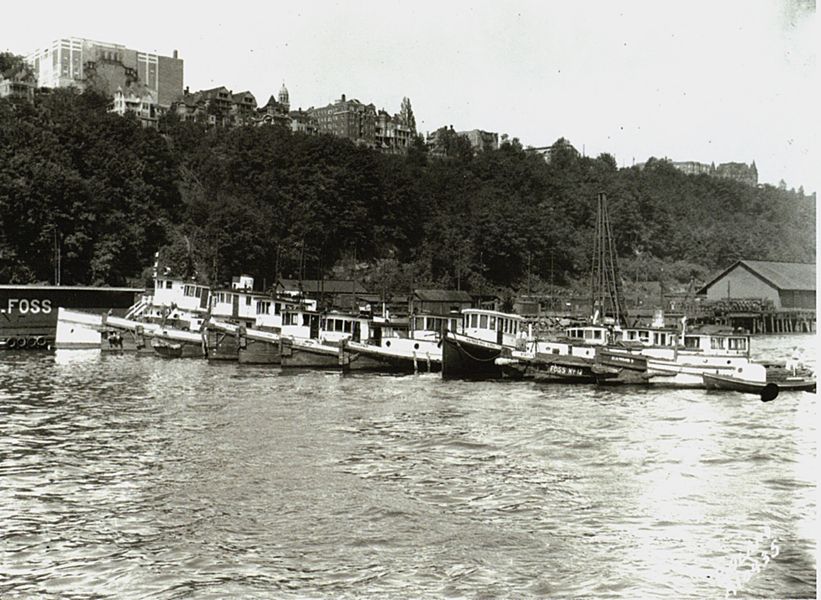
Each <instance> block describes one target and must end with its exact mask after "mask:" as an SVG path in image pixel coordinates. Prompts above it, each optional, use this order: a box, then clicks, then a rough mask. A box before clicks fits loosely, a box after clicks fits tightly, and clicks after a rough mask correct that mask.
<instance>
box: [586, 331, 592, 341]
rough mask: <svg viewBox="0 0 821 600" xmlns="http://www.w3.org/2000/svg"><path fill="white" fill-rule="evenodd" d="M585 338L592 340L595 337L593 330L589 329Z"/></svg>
mask: <svg viewBox="0 0 821 600" xmlns="http://www.w3.org/2000/svg"><path fill="white" fill-rule="evenodd" d="M584 339H586V340H592V339H593V332H592V331H590V330H589V329H588V330H586V331H585V332H584Z"/></svg>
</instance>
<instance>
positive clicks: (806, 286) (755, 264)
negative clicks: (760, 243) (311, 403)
mask: <svg viewBox="0 0 821 600" xmlns="http://www.w3.org/2000/svg"><path fill="white" fill-rule="evenodd" d="M815 287H816V281H815V265H814V264H806V263H789V262H774V261H763V260H738V261H736V262H735V263H733V264H732V265H730V266H729V267H728V268H727V269H725V270H724V271H722V272H721V273H719V274H718V275H717V276H715V277H713V279H711V280H710V281H709V282H707V283H706V284H705V285H704V286H703V287H702V288H701V289H700V290H699V291H698V294H699V295H701V296H704V297H706V299H707V300H721V299H724V298H733V299H735V298H765V299H767V300H770V301H771V302H772V304H773V306H774V307H775V308H776V309H781V308H806V309H810V308H815Z"/></svg>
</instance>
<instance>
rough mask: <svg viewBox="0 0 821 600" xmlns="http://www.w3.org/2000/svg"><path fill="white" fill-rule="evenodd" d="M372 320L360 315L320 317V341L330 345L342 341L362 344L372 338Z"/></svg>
mask: <svg viewBox="0 0 821 600" xmlns="http://www.w3.org/2000/svg"><path fill="white" fill-rule="evenodd" d="M369 322H370V320H369V319H368V318H366V317H360V316H358V315H349V314H345V313H328V314H326V315H323V316H322V317H320V320H319V330H320V339H322V340H323V341H325V342H329V343H338V342H340V341H342V340H353V341H355V342H361V341H362V340H367V339H368V338H369V337H370V327H369Z"/></svg>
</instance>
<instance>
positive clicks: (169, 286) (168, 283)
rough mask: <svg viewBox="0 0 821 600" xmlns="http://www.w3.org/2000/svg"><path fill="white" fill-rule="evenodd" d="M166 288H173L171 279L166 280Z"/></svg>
mask: <svg viewBox="0 0 821 600" xmlns="http://www.w3.org/2000/svg"><path fill="white" fill-rule="evenodd" d="M165 289H167V290H170V289H171V281H166V282H165Z"/></svg>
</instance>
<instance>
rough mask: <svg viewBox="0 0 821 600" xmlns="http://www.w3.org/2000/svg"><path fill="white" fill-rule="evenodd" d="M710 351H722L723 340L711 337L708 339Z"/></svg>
mask: <svg viewBox="0 0 821 600" xmlns="http://www.w3.org/2000/svg"><path fill="white" fill-rule="evenodd" d="M710 349H712V350H723V349H724V338H722V337H711V338H710Z"/></svg>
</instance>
